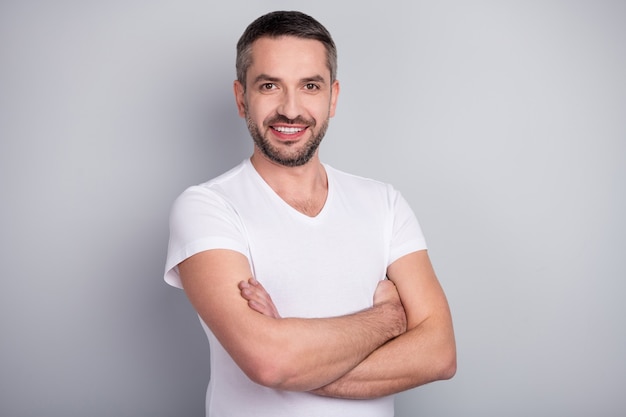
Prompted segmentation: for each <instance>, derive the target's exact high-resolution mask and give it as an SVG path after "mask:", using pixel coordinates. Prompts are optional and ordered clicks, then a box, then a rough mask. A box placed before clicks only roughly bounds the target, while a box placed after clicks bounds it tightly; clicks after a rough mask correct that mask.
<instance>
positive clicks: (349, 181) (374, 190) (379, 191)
mask: <svg viewBox="0 0 626 417" xmlns="http://www.w3.org/2000/svg"><path fill="white" fill-rule="evenodd" d="M324 167H325V169H326V172H327V173H328V177H329V182H330V183H332V184H333V186H335V187H336V188H337V189H338V191H340V192H344V193H345V192H348V193H350V194H358V195H362V196H363V197H365V198H374V199H377V201H381V200H380V199H383V200H385V201H389V202H392V201H394V200H395V199H396V198H397V196H398V194H399V193H398V191H397V190H396V189H395V188H394V187H393V185H391V184H389V183H386V182H383V181H379V180H376V179H373V178H368V177H364V176H361V175H355V174H351V173H348V172H345V171H341V170H339V169H336V168H333V167H332V166H329V165H326V164H324Z"/></svg>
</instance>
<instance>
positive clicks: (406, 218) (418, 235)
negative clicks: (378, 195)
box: [389, 190, 427, 265]
mask: <svg viewBox="0 0 626 417" xmlns="http://www.w3.org/2000/svg"><path fill="white" fill-rule="evenodd" d="M391 193H392V194H391V197H392V198H391V201H392V209H393V225H392V234H391V248H390V250H389V265H391V264H392V263H394V262H395V261H396V260H398V259H400V258H401V257H403V256H404V255H408V254H409V253H412V252H416V251H419V250H424V249H427V246H426V239H425V238H424V234H423V233H422V228H421V227H420V225H419V222H418V221H417V218H416V217H415V214H414V212H413V210H412V209H411V207H410V206H409V203H408V202H407V201H406V200H405V199H404V197H403V196H402V195H401V194H400V192H398V191H396V190H392V191H391Z"/></svg>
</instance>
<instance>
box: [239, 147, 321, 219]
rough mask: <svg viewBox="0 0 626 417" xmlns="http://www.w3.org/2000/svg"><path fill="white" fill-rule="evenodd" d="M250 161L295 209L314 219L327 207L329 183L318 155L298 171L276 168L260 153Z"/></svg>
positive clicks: (280, 166) (282, 167)
mask: <svg viewBox="0 0 626 417" xmlns="http://www.w3.org/2000/svg"><path fill="white" fill-rule="evenodd" d="M250 161H251V162H252V165H253V166H254V168H255V169H256V171H257V172H258V173H259V175H260V176H261V177H262V178H263V180H265V182H266V183H267V184H268V185H269V186H270V187H271V188H272V189H273V190H274V192H275V193H276V194H278V195H279V196H280V197H281V198H282V199H283V200H284V201H285V202H286V203H287V204H289V205H290V206H292V207H293V208H294V209H296V210H298V211H300V212H301V213H303V214H306V215H308V216H311V217H313V216H316V215H317V214H319V212H320V211H321V210H322V208H323V207H324V203H325V202H326V196H327V195H328V179H327V177H326V170H325V169H324V166H323V165H322V163H321V162H320V160H319V158H318V156H317V155H315V156H314V157H313V158H311V160H310V161H309V162H307V163H306V164H304V165H302V166H298V167H286V166H283V165H279V164H276V163H275V162H273V161H270V160H268V159H267V158H265V157H264V156H262V155H259V154H257V153H255V154H253V155H252V157H251V158H250Z"/></svg>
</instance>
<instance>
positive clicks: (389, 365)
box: [312, 319, 456, 399]
mask: <svg viewBox="0 0 626 417" xmlns="http://www.w3.org/2000/svg"><path fill="white" fill-rule="evenodd" d="M448 329H449V327H448V326H446V325H445V323H444V324H442V323H437V320H436V319H430V320H426V321H425V322H423V323H421V324H420V325H419V326H416V327H415V328H413V329H411V330H409V331H407V332H406V333H404V334H403V335H401V336H399V337H397V338H395V339H393V340H390V341H389V342H387V343H386V344H385V345H383V346H381V347H380V348H378V349H377V350H375V351H374V352H372V354H371V355H369V356H368V357H367V358H366V359H364V360H363V361H362V362H361V363H359V365H357V366H356V367H354V368H353V369H352V370H350V371H349V372H347V373H346V374H344V375H343V376H342V377H340V378H339V379H337V380H335V381H333V382H332V383H330V384H328V385H326V386H324V387H321V388H319V389H317V390H314V391H312V392H313V393H315V394H318V395H323V396H330V397H339V398H351V399H366V398H376V397H382V396H386V395H391V394H395V393H398V392H401V391H405V390H408V389H411V388H414V387H417V386H419V385H423V384H426V383H429V382H433V381H436V380H441V379H449V378H451V377H452V376H453V375H454V373H455V371H456V351H455V344H454V336H453V334H452V332H451V330H448Z"/></svg>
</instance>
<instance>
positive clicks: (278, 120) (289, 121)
mask: <svg viewBox="0 0 626 417" xmlns="http://www.w3.org/2000/svg"><path fill="white" fill-rule="evenodd" d="M277 123H286V124H290V125H296V124H297V125H306V126H315V120H307V119H305V118H304V117H302V116H298V117H296V118H295V119H290V118H288V117H286V116H283V115H282V114H277V115H275V116H273V117H272V118H270V119H268V120H267V121H266V122H265V124H266V125H267V126H269V125H273V124H277Z"/></svg>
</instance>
